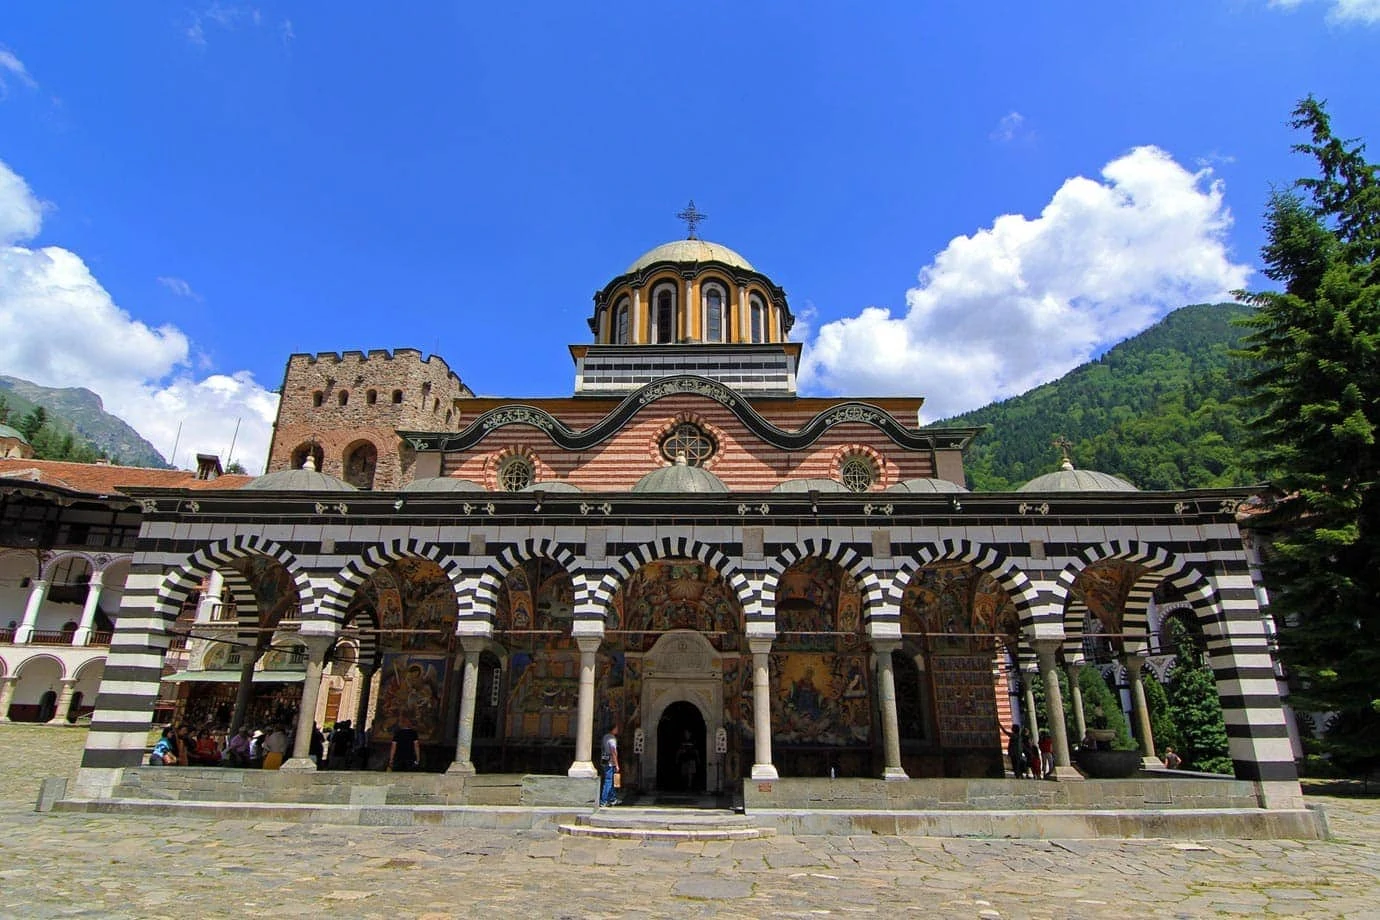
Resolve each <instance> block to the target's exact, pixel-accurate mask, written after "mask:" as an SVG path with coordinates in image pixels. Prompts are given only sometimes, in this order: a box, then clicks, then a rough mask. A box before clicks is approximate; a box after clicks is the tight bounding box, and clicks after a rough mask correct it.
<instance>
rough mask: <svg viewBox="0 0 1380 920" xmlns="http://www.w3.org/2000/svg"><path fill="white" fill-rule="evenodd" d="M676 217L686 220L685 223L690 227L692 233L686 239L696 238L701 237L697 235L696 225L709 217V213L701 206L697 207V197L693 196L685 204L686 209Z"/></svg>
mask: <svg viewBox="0 0 1380 920" xmlns="http://www.w3.org/2000/svg"><path fill="white" fill-rule="evenodd" d="M676 217H678V218H680V219H681V220H683V221H685V225H686V226H687V227H688V228H689V229H690V235H689V236H687V237H686V239H687V240H695V239H699V237H697V236H695V225H696V224H698V223H699V222H700V221H702V220H705V219H707V218H708V217H709V215H708V214H706V213H704V212H703V211H701V210H700V209H699V208H696V207H695V199H693V198H691V199H690V203H689V204H688V205H686V206H685V210H684V211H681V212H680V213H679V214H677V215H676Z"/></svg>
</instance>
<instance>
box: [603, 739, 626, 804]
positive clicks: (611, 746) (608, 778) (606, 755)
mask: <svg viewBox="0 0 1380 920" xmlns="http://www.w3.org/2000/svg"><path fill="white" fill-rule="evenodd" d="M599 757H600V764H601V765H602V767H603V770H604V781H603V784H602V785H601V786H600V788H599V804H600V805H601V806H603V807H605V808H607V807H608V806H610V805H617V804H618V789H617V787H616V786H615V785H614V778H615V777H616V776H617V775H618V774H619V773H621V772H622V767H621V766H620V764H619V763H618V726H617V725H614V726H613V727H612V728H610V729H609V730H608V732H607V733H606V734H605V735H604V740H603V741H602V742H600V744H599Z"/></svg>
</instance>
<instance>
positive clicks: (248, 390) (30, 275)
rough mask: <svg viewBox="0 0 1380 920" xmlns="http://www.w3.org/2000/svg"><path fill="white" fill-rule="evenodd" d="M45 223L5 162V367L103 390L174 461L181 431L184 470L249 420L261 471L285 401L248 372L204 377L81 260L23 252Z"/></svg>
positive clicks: (1, 245)
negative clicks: (116, 298)
mask: <svg viewBox="0 0 1380 920" xmlns="http://www.w3.org/2000/svg"><path fill="white" fill-rule="evenodd" d="M41 216H42V208H41V206H40V204H39V202H38V200H37V199H36V198H35V197H34V195H33V193H32V192H31V191H30V190H29V187H28V185H27V184H26V183H25V182H24V180H23V179H22V178H21V177H20V176H18V175H16V174H15V173H14V171H13V170H11V169H10V168H9V167H8V166H7V165H6V164H5V163H4V162H0V368H3V369H4V372H5V373H7V374H13V375H15V376H18V377H23V378H25V379H27V380H32V381H34V382H35V383H39V384H43V385H44V386H82V387H86V388H88V389H90V390H92V391H94V392H95V393H97V394H99V395H100V396H101V398H102V399H103V400H104V401H105V405H106V409H107V410H108V411H110V412H112V413H114V414H115V415H118V416H119V417H120V418H122V419H124V420H125V421H126V422H128V423H129V424H130V425H133V426H134V428H135V429H136V430H137V431H138V432H139V433H140V434H141V435H143V436H144V437H145V438H147V439H148V440H149V441H150V442H152V443H153V445H154V447H156V448H158V449H159V450H160V451H162V452H163V453H165V454H166V453H167V452H168V451H170V450H171V449H172V445H173V441H174V439H175V438H176V437H177V429H178V425H179V424H181V425H182V436H181V443H180V446H179V448H178V461H179V465H184V466H185V465H186V461H187V460H188V458H190V457H192V456H193V455H194V454H196V453H198V452H199V453H211V454H220V455H223V454H224V453H225V450H226V448H227V447H229V445H230V439H231V436H232V433H233V432H234V429H235V420H236V419H237V418H238V419H242V424H241V426H240V433H239V438H238V441H237V446H236V448H235V455H236V457H239V458H242V460H241V462H243V463H244V465H245V467H246V468H248V469H249V470H250V471H251V472H257V471H258V470H261V469H262V468H263V462H264V459H265V458H266V457H267V454H268V442H269V437H270V435H271V433H272V427H273V417H274V415H275V413H276V411H277V402H278V397H277V395H276V394H274V393H272V392H270V391H268V390H266V389H264V388H263V387H261V386H259V384H258V383H256V382H255V381H254V378H253V377H252V376H251V375H250V374H248V373H246V372H240V373H234V374H228V375H227V374H210V375H208V376H198V375H197V373H196V372H195V370H194V368H193V367H192V362H191V343H190V342H189V341H188V340H187V337H186V336H185V335H184V334H183V333H182V332H181V331H180V330H179V329H177V328H176V327H174V326H171V325H167V326H160V327H158V328H150V327H149V326H148V325H147V324H145V323H142V322H140V321H139V320H137V319H135V318H134V317H132V316H130V314H129V313H128V312H126V311H125V310H123V309H121V308H120V307H119V306H117V305H116V304H115V302H114V300H113V299H112V298H111V296H110V293H109V292H108V291H106V290H105V288H104V287H102V286H101V284H100V282H99V281H97V280H96V278H95V277H94V276H93V275H92V274H91V271H90V269H89V268H88V267H87V266H86V263H85V262H83V261H82V259H81V258H80V257H79V256H78V255H76V254H75V253H73V252H70V251H68V250H66V249H62V248H61V247H58V246H45V247H42V248H39V249H30V248H28V247H26V246H23V245H21V244H22V243H24V242H26V241H28V240H30V239H32V238H33V237H34V236H36V235H37V234H38V231H39V228H40V225H41Z"/></svg>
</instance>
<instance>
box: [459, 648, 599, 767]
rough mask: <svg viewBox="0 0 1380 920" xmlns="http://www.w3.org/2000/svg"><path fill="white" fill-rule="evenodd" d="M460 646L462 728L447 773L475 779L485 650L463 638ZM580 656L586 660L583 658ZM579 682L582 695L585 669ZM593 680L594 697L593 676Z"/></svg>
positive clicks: (591, 679) (576, 743)
mask: <svg viewBox="0 0 1380 920" xmlns="http://www.w3.org/2000/svg"><path fill="white" fill-rule="evenodd" d="M460 646H461V647H462V648H463V649H464V650H465V665H464V667H465V674H464V678H463V682H462V683H461V684H460V727H459V729H458V730H457V731H456V739H455V762H454V763H452V764H451V765H450V767H449V769H447V770H446V772H447V773H458V774H461V775H463V776H473V775H474V772H475V771H474V761H473V760H471V759H470V754H471V751H472V750H473V747H474V704H475V700H477V699H478V697H479V686H478V684H479V653H480V652H481V651H482V650H483V649H484V640H483V639H477V638H471V637H469V636H464V637H462V638H461V639H460ZM581 657H582V658H583V655H581ZM580 680H581V683H580V686H581V688H582V689H581V693H583V692H584V691H583V687H584V669H583V667H582V668H581V670H580ZM590 681H591V695H592V692H593V691H592V684H593V674H592V673H591V675H590ZM582 724H583V723H582ZM592 737H593V736H592V735H591V738H592ZM575 746H576V748H577V749H578V748H579V740H578V738H577V740H576V742H575Z"/></svg>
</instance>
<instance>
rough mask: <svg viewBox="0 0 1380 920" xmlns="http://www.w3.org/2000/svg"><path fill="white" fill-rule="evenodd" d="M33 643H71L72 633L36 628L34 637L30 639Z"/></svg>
mask: <svg viewBox="0 0 1380 920" xmlns="http://www.w3.org/2000/svg"><path fill="white" fill-rule="evenodd" d="M29 643H30V644H31V645H71V644H72V634H71V633H70V632H63V631H61V630H58V631H53V630H37V629H36V630H34V633H33V637H32V638H30V639H29Z"/></svg>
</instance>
